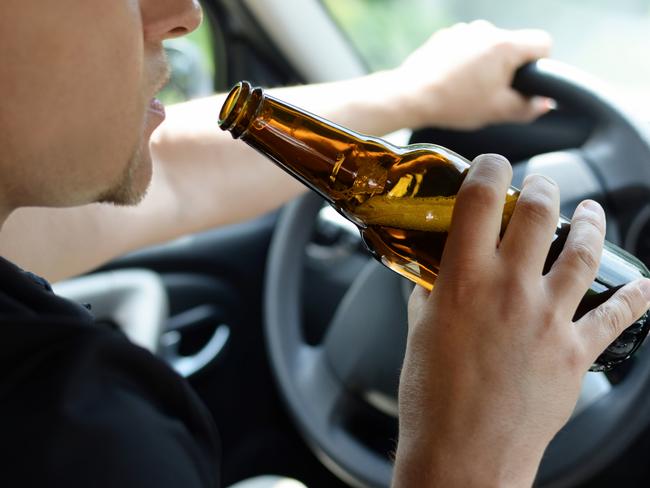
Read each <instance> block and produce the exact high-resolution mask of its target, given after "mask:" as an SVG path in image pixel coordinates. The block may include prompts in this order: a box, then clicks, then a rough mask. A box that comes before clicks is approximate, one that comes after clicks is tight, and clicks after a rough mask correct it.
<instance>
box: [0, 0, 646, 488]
mask: <svg viewBox="0 0 650 488" xmlns="http://www.w3.org/2000/svg"><path fill="white" fill-rule="evenodd" d="M200 20H201V13H200V8H199V7H198V4H197V3H196V2H195V1H192V0H112V1H110V2H106V1H102V0H60V1H58V2H42V1H39V0H7V1H5V2H4V3H3V15H2V16H1V17H0V50H1V52H0V57H1V59H2V60H3V69H2V71H1V72H0V93H2V94H3V102H2V104H1V105H0V149H1V151H0V172H1V174H2V178H1V179H0V221H2V222H5V224H4V229H3V233H2V239H1V240H2V243H1V246H2V250H3V251H2V252H3V255H4V256H6V257H8V258H10V259H12V260H14V261H16V262H17V263H19V264H21V265H22V266H25V267H28V268H29V269H32V270H34V271H36V272H38V273H40V274H43V275H44V276H46V277H47V278H48V279H60V278H63V277H67V276H70V275H73V274H75V273H79V272H82V271H85V270H88V269H91V268H92V267H94V266H96V265H97V264H99V263H101V262H104V261H106V260H108V259H110V258H112V257H114V256H117V255H119V254H121V253H123V252H126V251H129V250H132V249H135V248H137V247H140V246H143V245H147V244H153V243H156V242H161V241H163V240H166V239H169V238H172V237H175V236H178V235H181V234H184V233H187V232H192V231H197V230H201V229H205V228H209V227H213V226H215V225H219V224H225V223H229V222H233V221H237V220H241V219H244V218H247V217H250V216H253V215H257V214H259V213H262V212H264V211H267V210H269V209H271V208H274V207H276V206H277V205H279V204H281V203H282V202H284V201H286V200H287V199H289V198H291V197H292V196H294V195H296V194H298V193H299V192H300V191H302V189H301V188H300V187H299V186H298V185H297V184H296V183H294V182H293V181H290V180H289V179H288V178H287V177H286V176H285V175H284V174H282V173H281V172H279V171H278V170H277V169H275V168H274V167H273V165H270V164H268V163H267V162H265V161H263V160H262V159H261V158H260V157H259V156H257V155H256V154H254V153H253V152H252V151H250V150H249V149H247V148H246V147H245V146H244V145H243V144H237V143H234V142H233V141H232V140H231V139H229V137H228V136H227V135H226V134H224V133H221V132H220V131H218V130H216V128H215V120H216V113H217V111H218V108H219V107H220V101H221V98H220V97H219V96H217V97H214V98H211V99H206V100H201V101H196V102H191V103H188V104H184V105H181V106H178V107H174V108H172V109H170V111H169V117H168V119H167V121H166V122H164V123H162V125H161V126H160V128H159V129H158V130H157V131H156V132H155V134H154V136H153V139H152V141H151V146H150V145H149V139H150V137H151V136H152V133H154V130H155V129H156V127H157V126H158V125H159V124H161V122H162V120H163V118H164V115H163V110H162V108H161V106H160V105H159V104H158V103H157V102H156V101H155V100H153V99H152V97H153V96H154V94H155V93H156V91H158V89H159V88H160V87H161V86H162V85H163V83H164V81H165V73H166V67H165V61H164V58H163V54H162V53H163V50H162V46H161V42H162V41H163V40H164V39H167V38H171V37H175V36H179V35H183V34H186V33H188V32H190V31H191V30H193V29H195V28H196V27H197V26H198V24H199V22H200ZM469 40H471V43H470V42H469ZM548 50H549V41H548V37H547V36H546V35H544V34H543V33H540V32H538V31H514V32H508V31H502V30H499V29H496V28H494V27H492V26H491V25H489V24H487V23H481V22H479V23H473V24H470V25H460V26H456V27H453V28H451V29H448V30H445V31H443V32H441V33H439V34H437V35H435V36H434V37H432V38H431V40H430V41H428V42H427V43H426V44H425V45H424V46H423V47H422V48H420V49H419V50H418V51H416V52H415V53H414V54H413V55H412V56H411V57H410V58H409V59H407V61H406V62H405V63H404V64H403V65H402V66H400V67H399V68H397V69H395V70H391V71H386V72H381V73H377V74H374V75H370V76H368V77H364V78H361V79H357V80H349V81H345V82H340V83H332V84H326V85H319V86H310V87H300V88H289V89H283V90H278V91H277V94H278V96H280V97H282V98H285V99H288V100H290V101H292V102H294V103H296V104H299V105H302V106H305V107H307V108H309V109H310V110H312V111H314V112H317V113H320V114H322V115H323V116H325V117H328V118H331V119H333V120H335V121H337V122H339V123H341V124H344V125H348V126H351V127H353V128H355V129H357V130H360V131H363V132H368V133H375V134H382V133H386V132H390V131H392V130H395V129H398V128H401V127H418V126H424V125H427V124H434V123H435V124H436V125H443V126H449V127H477V126H480V125H483V124H486V123H489V122H495V121H504V120H520V121H524V120H530V119H532V118H534V117H536V116H538V115H540V114H541V113H543V112H544V111H545V110H546V104H545V103H544V101H539V100H536V99H533V100H527V99H525V98H523V97H521V96H520V95H518V94H517V93H516V92H514V91H513V90H512V89H511V88H510V87H509V85H510V80H511V78H512V74H513V72H514V70H515V69H516V67H518V66H519V65H521V64H523V63H525V62H527V61H529V60H532V59H536V58H538V57H541V56H545V55H547V54H548ZM433 62H435V65H436V69H435V70H429V69H428V65H429V64H431V63H433ZM152 158H153V163H152ZM510 171H511V170H510V167H509V165H508V164H507V162H506V161H505V160H504V159H503V158H500V157H498V156H487V157H482V158H478V160H477V161H476V164H475V165H474V166H473V168H472V170H471V171H470V173H469V175H468V177H467V181H466V183H465V184H464V185H463V188H462V190H461V192H460V194H459V197H458V203H457V208H456V209H455V213H454V222H453V227H452V230H451V232H450V236H449V242H448V244H449V245H448V246H447V250H446V253H445V256H444V260H443V266H442V269H441V273H440V279H439V281H438V284H437V285H436V289H435V291H434V292H433V293H431V294H430V295H427V294H426V293H424V292H423V291H421V290H416V292H415V293H414V294H413V297H412V299H411V303H410V322H411V323H410V332H409V340H408V351H407V356H406V359H405V364H404V369H403V375H402V381H401V385H400V411H401V417H400V440H399V447H398V452H397V459H396V469H395V473H396V474H395V486H400V487H401V486H407V487H412V486H473V485H477V486H478V485H480V486H485V485H486V484H490V485H492V484H493V485H498V486H506V485H512V486H526V485H529V484H530V483H531V482H532V479H533V477H534V474H535V471H536V469H537V466H538V464H539V461H540V458H541V455H542V453H543V451H544V449H545V447H546V445H547V443H548V442H549V441H550V439H551V438H552V437H553V435H554V434H555V433H556V432H557V430H558V429H559V428H560V427H561V425H562V424H563V422H564V421H566V419H567V418H568V416H569V414H570V412H571V409H572V407H573V405H574V404H575V401H576V398H577V395H578V392H579V387H580V382H581V378H582V375H583V374H584V372H585V371H586V369H587V367H588V365H589V364H590V363H591V361H592V360H593V359H594V358H595V357H596V356H597V355H598V353H599V352H600V351H601V350H602V349H604V347H605V346H606V345H607V344H609V342H610V341H611V340H612V339H613V338H614V337H615V336H616V335H617V334H618V333H620V331H621V330H622V329H623V328H624V326H625V325H627V324H629V323H631V322H632V321H633V320H634V319H635V318H637V317H638V316H640V315H641V314H642V312H643V311H644V310H645V309H647V308H648V298H647V297H648V295H649V293H648V283H647V282H637V283H632V284H630V285H628V286H626V287H624V288H623V289H621V290H620V291H619V292H618V293H617V295H615V296H614V297H612V299H610V300H609V301H608V302H607V303H606V304H605V305H603V306H602V307H601V308H599V309H598V310H596V311H595V312H592V313H590V314H588V315H587V316H585V317H584V318H583V319H581V320H580V321H579V322H578V323H577V324H575V325H574V324H572V323H571V315H572V312H571V311H572V310H574V309H575V306H576V305H577V303H578V300H579V298H580V297H581V296H582V294H583V293H584V291H585V290H586V288H587V286H588V284H589V283H590V282H591V280H592V279H593V276H594V274H595V266H596V263H597V262H598V256H599V253H600V248H601V246H602V240H603V235H604V234H603V229H604V217H603V213H602V210H601V209H600V207H598V205H597V204H595V203H593V202H586V203H584V204H582V205H581V206H580V207H579V209H578V211H576V214H575V216H574V219H573V227H572V231H571V234H570V236H569V238H568V241H567V246H566V249H565V251H564V252H563V254H562V255H561V256H560V258H559V259H558V261H557V263H556V265H555V266H554V268H553V269H552V270H551V272H550V273H548V274H547V275H546V276H542V275H541V269H542V264H543V261H544V257H545V256H546V252H547V251H548V247H549V244H550V240H551V236H552V234H553V230H554V227H555V223H556V221H557V216H558V191H557V187H556V186H555V185H554V184H553V183H552V182H550V181H548V180H546V179H544V178H542V177H532V178H529V179H528V180H527V182H526V184H525V185H524V188H523V190H522V195H521V199H520V203H519V204H518V205H517V207H516V210H515V213H514V215H513V217H512V220H511V224H510V226H509V228H508V231H507V233H506V235H505V236H504V238H503V239H502V241H501V242H498V229H499V221H500V212H501V209H502V202H503V198H504V194H505V189H506V187H507V185H508V182H509V179H510V174H511V173H510ZM150 181H151V184H150ZM251 184H254V185H256V186H257V188H258V189H257V190H256V193H255V198H247V197H248V194H246V192H244V191H242V189H243V188H250V185H251ZM244 185H245V186H244ZM148 186H150V190H149V192H148V193H147V194H146V196H144V195H145V191H146V189H147V187H148ZM242 197H243V200H242ZM140 200H142V201H141V202H140ZM93 202H109V203H114V204H116V205H118V206H106V205H99V204H97V203H93ZM138 202H140V204H139V205H138V206H129V205H134V204H136V203H138ZM36 206H38V207H48V208H50V209H49V210H48V209H43V208H41V209H25V207H36ZM55 207H65V209H54V208H55ZM70 207H74V208H70ZM19 208H20V209H21V210H18V209H19ZM10 215H11V218H10V217H9V216H10ZM506 269H507V270H508V271H507V274H506V271H505V270H506ZM467 270H471V273H466V272H464V271H467ZM0 273H2V276H3V280H2V281H1V284H0V287H1V291H0V313H1V316H2V320H1V323H0V327H1V328H2V331H3V335H2V340H3V349H2V350H3V352H2V353H0V361H1V362H2V370H1V371H2V373H0V392H2V393H1V395H2V396H1V397H0V413H1V416H0V422H2V429H1V432H2V437H1V440H0V442H2V443H3V450H2V451H3V456H2V461H0V462H1V463H2V468H3V469H2V473H3V476H5V477H9V480H10V481H14V483H15V484H16V485H20V486H120V487H123V486H124V487H128V486H182V487H194V486H215V485H216V483H217V481H216V480H217V477H218V476H217V473H218V464H217V461H218V452H217V449H216V443H215V435H214V428H213V426H212V423H211V420H210V418H209V414H208V413H207V412H206V411H205V410H204V409H203V407H202V406H201V405H200V402H199V401H198V400H197V399H196V398H195V397H194V395H193V393H192V392H191V391H190V390H189V388H188V386H187V385H186V384H185V383H184V382H183V381H182V380H181V379H180V378H178V377H176V376H175V375H174V374H173V373H172V372H170V371H169V370H168V369H167V368H166V366H165V365H164V364H162V363H160V362H158V361H157V360H156V359H155V358H153V357H151V356H150V355H149V354H148V353H146V352H145V351H143V350H141V349H139V348H137V347H135V346H133V345H130V344H128V343H127V342H126V340H124V339H123V338H122V337H120V336H118V335H116V334H114V333H113V332H111V331H108V330H104V329H102V328H101V327H98V326H96V325H95V324H93V323H92V317H90V316H89V314H88V312H87V311H85V310H84V309H83V308H82V307H78V306H75V305H74V304H71V303H69V302H66V301H64V300H61V299H58V298H57V297H55V296H54V295H52V294H51V293H50V291H49V289H48V285H47V284H46V283H45V282H43V280H40V279H38V278H36V277H34V276H33V275H30V274H28V273H25V272H23V271H21V270H20V269H18V268H16V267H15V266H14V265H12V264H11V263H10V262H8V261H2V262H0ZM495 289H506V290H507V293H504V294H503V295H497V296H495V294H494V290H495ZM470 290H471V296H472V300H471V301H470V303H469V304H468V303H467V301H466V300H465V298H466V297H467V295H468V293H469V292H470ZM461 303H462V306H459V305H460V304H461ZM476 324H478V326H477V325H476ZM470 327H471V329H470ZM477 327H478V328H477ZM478 331H481V332H484V333H482V334H478V333H477V332H478ZM513 344H514V345H516V348H517V351H519V353H520V354H517V355H508V356H507V357H504V356H503V355H502V351H503V350H504V349H512V346H513ZM459 358H462V360H460V359H459ZM439 370H444V371H445V372H446V374H445V375H444V376H443V375H434V374H431V373H432V371H439ZM468 460H471V461H469V462H468ZM459 464H462V465H463V469H462V470H456V469H450V467H453V466H455V465H459ZM9 484H10V483H9Z"/></svg>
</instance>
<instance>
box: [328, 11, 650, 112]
mask: <svg viewBox="0 0 650 488" xmlns="http://www.w3.org/2000/svg"><path fill="white" fill-rule="evenodd" d="M323 3H324V4H325V5H326V6H327V8H328V9H329V11H330V12H331V14H332V16H333V18H334V19H335V20H336V21H337V22H338V23H339V25H340V26H341V28H342V29H343V30H344V31H345V32H346V33H347V35H348V37H349V38H350V40H351V41H352V42H353V43H354V44H355V45H356V47H357V49H358V50H359V52H360V53H361V55H362V56H363V57H364V59H365V60H366V62H367V63H368V65H369V66H370V67H371V68H372V69H382V68H389V67H393V66H396V65H397V64H399V62H400V61H401V60H402V59H404V57H405V56H406V55H407V54H408V53H409V52H410V51H411V50H413V49H415V48H416V47H417V46H419V45H420V44H421V43H422V42H424V40H426V38H427V37H428V35H429V34H430V33H431V32H433V31H435V30H436V29H439V28H441V27H444V26H448V25H451V24H454V23H456V22H469V21H471V20H475V19H486V20H489V21H490V22H492V23H494V24H495V25H497V26H499V27H503V28H510V29H516V28H524V27H538V28H542V29H545V30H547V31H549V32H550V33H551V35H552V36H553V39H554V46H553V57H554V58H556V59H559V60H561V61H564V62H567V63H569V64H572V65H574V66H577V67H579V68H581V69H583V70H585V71H587V72H589V73H591V74H593V75H595V76H597V77H599V78H601V79H604V80H606V81H607V82H609V83H610V84H611V85H613V86H614V87H615V88H617V92H618V94H619V95H620V96H621V97H624V98H626V99H627V100H628V102H630V105H631V104H634V105H635V106H637V107H639V106H641V107H643V109H644V111H645V115H647V116H650V56H648V53H650V0H617V1H616V2H613V1H610V0H589V1H584V0H543V1H540V0H530V1H521V0H499V1H498V2H495V1H494V0H323Z"/></svg>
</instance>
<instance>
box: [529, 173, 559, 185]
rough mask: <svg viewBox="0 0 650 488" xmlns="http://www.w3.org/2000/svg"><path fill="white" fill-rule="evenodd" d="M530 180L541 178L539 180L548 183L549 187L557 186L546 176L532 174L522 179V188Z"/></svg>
mask: <svg viewBox="0 0 650 488" xmlns="http://www.w3.org/2000/svg"><path fill="white" fill-rule="evenodd" d="M531 178H541V179H543V180H546V181H548V182H549V183H550V184H551V185H553V186H557V183H556V182H555V180H553V179H552V178H549V177H548V176H545V175H542V174H539V173H533V174H530V175H528V176H526V177H525V178H524V181H523V184H522V187H524V186H526V184H527V183H528V181H529V180H530V179H531Z"/></svg>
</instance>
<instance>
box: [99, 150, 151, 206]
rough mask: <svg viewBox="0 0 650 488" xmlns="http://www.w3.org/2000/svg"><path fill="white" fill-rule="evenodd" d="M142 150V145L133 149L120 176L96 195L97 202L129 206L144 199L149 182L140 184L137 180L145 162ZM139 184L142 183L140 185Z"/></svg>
mask: <svg viewBox="0 0 650 488" xmlns="http://www.w3.org/2000/svg"><path fill="white" fill-rule="evenodd" d="M143 152H144V151H143V150H142V147H138V148H137V149H136V150H135V152H134V154H133V156H131V159H130V160H129V163H128V164H127V165H126V167H125V168H124V171H123V172H122V174H121V175H120V178H119V179H118V180H117V182H116V183H115V184H113V186H111V187H110V188H109V189H108V190H106V191H105V192H103V193H102V194H100V195H99V197H97V199H96V202H97V203H109V204H111V205H116V206H120V207H129V206H135V205H138V204H139V203H140V202H141V201H142V200H143V199H144V197H145V196H146V194H147V190H148V188H149V182H147V184H145V185H142V184H141V182H140V181H138V173H139V170H141V169H142V167H143V166H144V165H145V164H147V162H146V161H145V160H144V157H145V156H144V154H143ZM139 185H142V187H140V186H139Z"/></svg>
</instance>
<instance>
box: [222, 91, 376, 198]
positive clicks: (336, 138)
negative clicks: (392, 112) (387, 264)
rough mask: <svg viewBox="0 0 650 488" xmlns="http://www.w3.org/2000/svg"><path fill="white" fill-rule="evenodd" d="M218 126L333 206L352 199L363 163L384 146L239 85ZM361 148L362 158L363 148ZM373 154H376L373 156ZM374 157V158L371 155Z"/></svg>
mask: <svg viewBox="0 0 650 488" xmlns="http://www.w3.org/2000/svg"><path fill="white" fill-rule="evenodd" d="M219 118H220V120H219V126H220V127H221V129H223V130H228V131H230V133H231V134H232V136H233V138H235V139H237V138H240V139H242V140H243V141H244V142H246V143H247V144H248V145H250V146H252V147H253V148H254V149H256V150H257V151H259V152H261V153H262V154H264V155H265V156H267V157H269V158H270V159H272V160H273V161H274V162H275V163H276V164H277V165H279V166H280V167H281V168H283V169H284V170H285V171H287V172H289V173H290V174H292V175H293V176H295V177H296V178H298V179H299V180H300V181H302V182H303V183H304V184H306V185H307V186H308V187H310V188H311V189H313V190H315V191H316V192H317V193H319V194H320V195H321V196H323V197H324V198H325V199H326V200H328V201H329V202H332V203H333V202H335V201H337V200H339V199H345V198H346V197H347V196H349V194H350V191H351V189H352V187H353V185H354V182H355V179H356V178H357V176H358V169H359V163H360V160H359V158H360V157H361V159H367V158H366V157H363V155H365V154H367V153H368V149H369V148H375V149H376V150H378V151H381V152H386V151H387V148H386V146H385V144H382V143H381V142H380V141H378V140H377V139H375V138H372V137H367V136H364V135H362V134H358V133H355V132H353V131H350V130H348V129H344V128H342V127H340V126H338V125H336V124H334V123H332V122H329V121H327V120H325V119H322V118H320V117H318V116H316V115H313V114H310V113H308V112H305V111H303V110H300V109H298V108H296V107H293V106H291V105H289V104H287V103H284V102H281V101H279V100H277V99H275V98H273V97H272V96H269V95H267V94H265V93H264V92H263V90H262V89H261V88H252V87H251V86H250V84H248V83H247V82H240V83H239V84H238V85H236V86H235V88H233V90H232V91H231V92H230V94H229V95H228V97H227V99H226V102H225V103H224V106H223V108H222V110H221V113H220V117H219ZM361 146H363V154H360V153H359V151H360V147H361ZM373 152H374V151H373ZM373 157H376V154H375V155H374V156H373Z"/></svg>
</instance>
